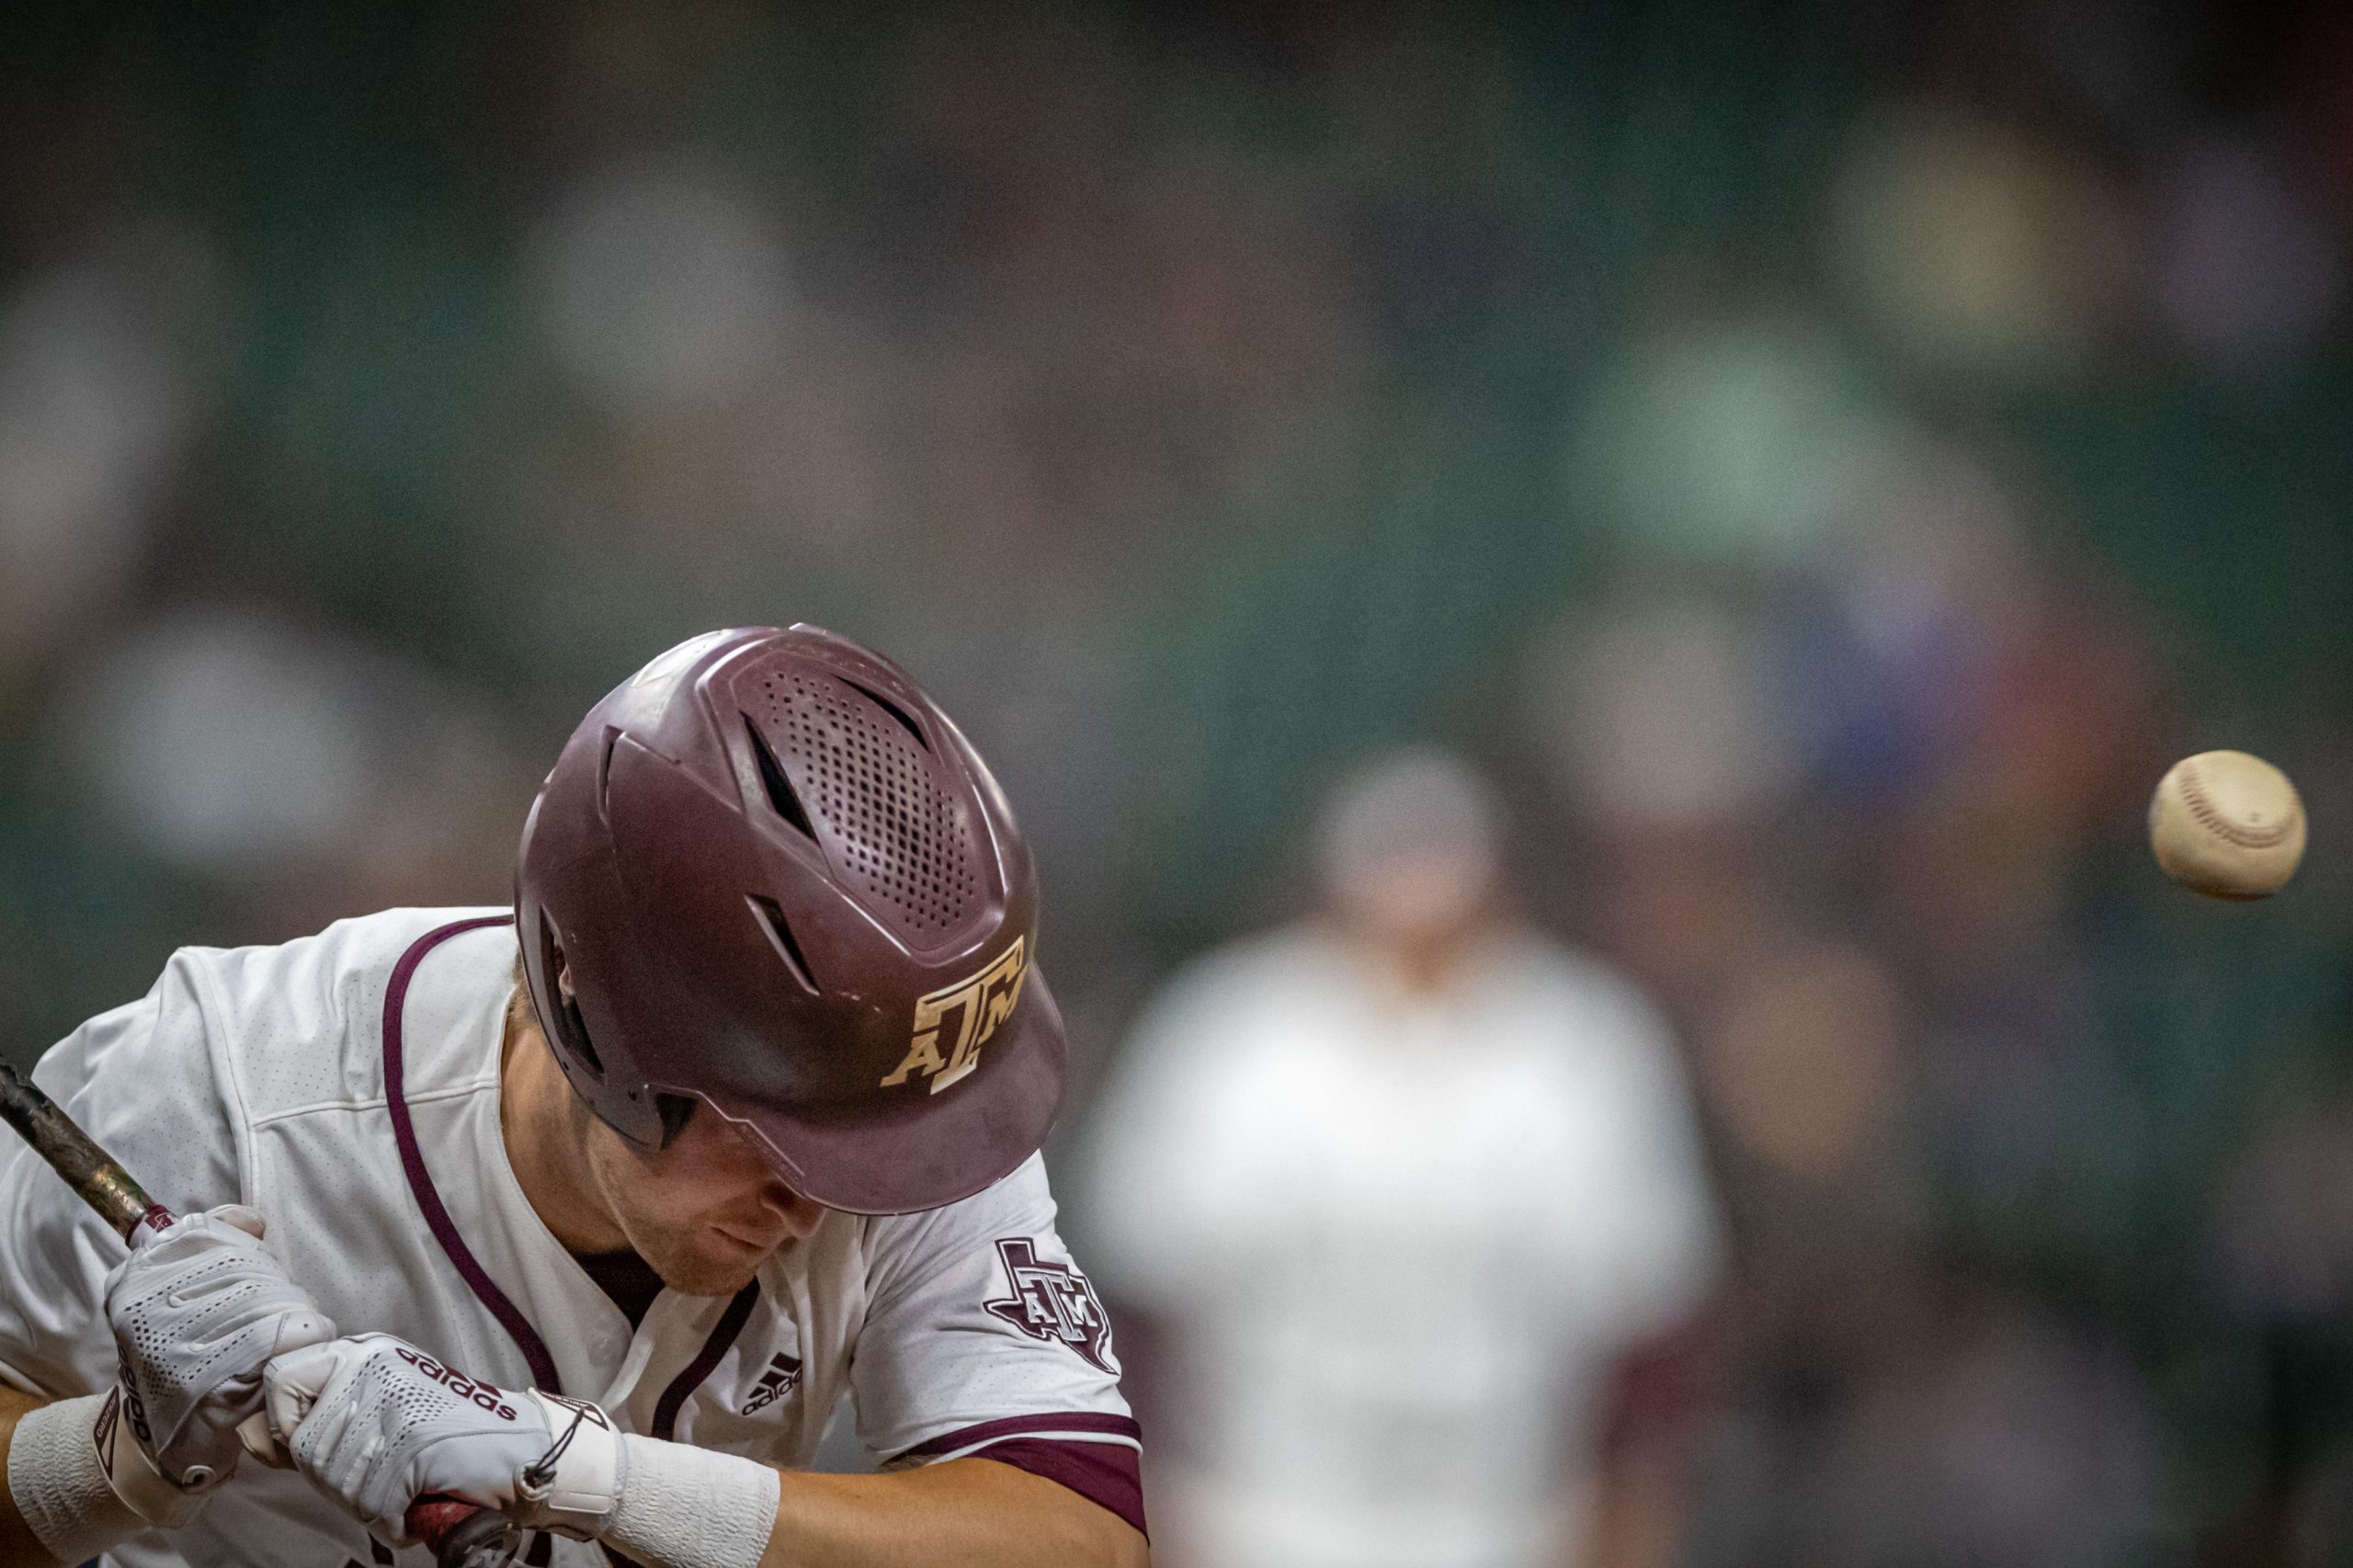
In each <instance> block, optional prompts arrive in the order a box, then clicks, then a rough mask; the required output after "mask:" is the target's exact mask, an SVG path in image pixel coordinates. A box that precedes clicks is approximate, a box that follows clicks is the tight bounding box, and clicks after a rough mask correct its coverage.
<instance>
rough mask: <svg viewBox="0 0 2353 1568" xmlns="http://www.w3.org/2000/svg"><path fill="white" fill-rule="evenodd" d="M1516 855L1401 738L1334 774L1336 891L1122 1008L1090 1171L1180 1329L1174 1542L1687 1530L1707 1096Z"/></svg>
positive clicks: (1166, 1332)
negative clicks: (1578, 943)
mask: <svg viewBox="0 0 2353 1568" xmlns="http://www.w3.org/2000/svg"><path fill="white" fill-rule="evenodd" d="M1506 854H1507V850H1506V844H1505V841H1504V837H1503V833H1502V824H1501V819H1500V813H1499V811H1498V808H1497V804H1496V801H1495V797H1494V795H1493V793H1492V791H1491V790H1489V788H1488V787H1487V785H1486V784H1485V782H1484V781H1483V779H1482V778H1480V777H1479V776H1478V775H1477V774H1476V773H1475V772H1473V771H1472V769H1471V768H1470V767H1468V766H1467V765H1465V764H1464V763H1463V762H1461V761H1460V760H1458V759H1456V758H1454V757H1451V756H1446V755H1443V754H1438V753H1434V752H1426V751H1417V752H1410V753H1405V754H1401V755H1397V756H1391V757H1389V758H1387V759H1385V760H1382V761H1381V762H1379V763H1377V764H1375V765H1373V766H1371V767H1368V768H1367V769H1366V770H1365V771H1363V772H1362V773H1360V774H1358V776H1356V777H1355V778H1352V779H1350V780H1349V781H1347V783H1346V784H1345V785H1344V786H1342V787H1341V788H1340V789H1339V790H1338V791H1337V792H1336V794H1335V796H1334V797H1333V799H1332V800H1331V801H1330V802H1329V804H1328V806H1327V807H1326V809H1325V812H1324V816H1323V819H1322V822H1321V824H1320V829H1319V836H1318V840H1317V862H1318V864H1317V871H1318V876H1319V882H1320V889H1319V891H1320V892H1321V895H1322V908H1321V910H1320V912H1319V913H1317V914H1315V915H1312V916H1310V917H1309V918H1307V919H1304V920H1302V921H1301V922H1299V923H1298V924H1296V925H1294V926H1290V927H1288V928H1285V929H1281V930H1279V931H1276V932H1274V933H1272V934H1268V935H1265V936H1260V937H1252V938H1250V939H1247V940H1245V941H1242V942H1239V943H1236V944H1235V945H1233V947H1231V948H1229V949H1225V950H1223V951H1221V952H1218V953H1215V954H1212V955H1211V956H1210V957H1208V958H1206V959H1203V960H1199V961H1198V962H1197V963H1196V964H1195V965H1194V966H1193V967H1192V968H1191V969H1189V970H1188V971H1186V972H1184V973H1183V974H1181V975H1180V976H1179V977H1178V978H1177V979H1176V981H1175V982H1174V983H1172V984H1171V985H1170V986H1169V987H1168V989H1167V991H1166V992H1165V994H1164V995H1162V996H1161V997H1160V998H1159V999H1158V1000H1157V1001H1156V1002H1155V1003H1154V1005H1153V1006H1151V1007H1150V1008H1149V1009H1148V1010H1147V1013H1146V1015H1145V1017H1143V1019H1142V1024H1141V1025H1140V1027H1139V1028H1138V1029H1137V1030H1136V1032H1135V1034H1134V1037H1133V1038H1132V1040H1131V1041H1130V1042H1129V1046H1128V1049H1127V1051H1126V1053H1125V1056H1124V1058H1123V1066H1122V1070H1121V1071H1120V1073H1119V1074H1116V1075H1115V1079H1114V1081H1113V1083H1112V1084H1111V1085H1109V1086H1108V1091H1107V1094H1106V1096H1105V1099H1104V1101H1103V1102H1102V1104H1101V1105H1100V1107H1099V1108H1098V1111H1097V1118H1096V1119H1095V1123H1094V1128H1093V1136H1094V1144H1093V1149H1092V1153H1093V1162H1092V1168H1091V1169H1090V1170H1089V1171H1088V1172H1087V1173H1086V1174H1087V1175H1088V1176H1090V1177H1091V1182H1090V1184H1089V1185H1088V1186H1087V1187H1085V1188H1083V1189H1082V1190H1083V1191H1084V1193H1085V1194H1086V1198H1087V1199H1090V1200H1091V1201H1090V1203H1089V1206H1088V1208H1087V1210H1086V1212H1087V1216H1088V1218H1090V1219H1091V1221H1092V1224H1091V1225H1090V1226H1089V1230H1090V1233H1091V1234H1092V1237H1093V1239H1094V1241H1095V1244H1096V1251H1097V1256H1098V1257H1099V1259H1100V1274H1101V1277H1102V1278H1103V1279H1104V1281H1105V1283H1106V1285H1107V1287H1108V1290H1109V1292H1110V1294H1111V1295H1112V1296H1113V1298H1114V1301H1116V1302H1117V1303H1118V1304H1119V1306H1120V1307H1121V1308H1125V1309H1127V1313H1128V1314H1132V1316H1133V1319H1134V1321H1133V1323H1132V1324H1131V1322H1130V1318H1129V1315H1126V1314H1123V1315H1121V1317H1120V1322H1121V1323H1122V1324H1123V1327H1128V1328H1131V1330H1132V1331H1134V1332H1131V1334H1130V1336H1129V1338H1128V1339H1127V1340H1126V1341H1124V1343H1125V1344H1126V1345H1127V1346H1128V1350H1129V1356H1130V1358H1131V1361H1133V1360H1134V1359H1135V1358H1137V1357H1138V1356H1139V1355H1140V1354H1141V1353H1142V1352H1140V1351H1139V1349H1138V1346H1147V1345H1150V1344H1152V1343H1154V1342H1158V1343H1160V1344H1161V1345H1162V1346H1163V1350H1164V1355H1165V1363H1166V1364H1165V1366H1164V1367H1163V1369H1161V1374H1162V1375H1161V1376H1160V1378H1159V1379H1158V1380H1157V1381H1158V1383H1159V1386H1160V1387H1161V1388H1162V1390H1163V1391H1164V1392H1165V1402H1164V1403H1165V1406H1166V1408H1165V1410H1164V1411H1163V1412H1161V1413H1160V1414H1161V1415H1162V1418H1163V1419H1165V1420H1166V1421H1168V1422H1169V1424H1170V1425H1171V1426H1173V1427H1174V1428H1175V1430H1174V1432H1173V1436H1174V1437H1175V1439H1176V1442H1175V1448H1176V1449H1177V1450H1178V1452H1177V1456H1176V1459H1174V1460H1172V1461H1171V1462H1170V1464H1169V1465H1168V1467H1167V1468H1166V1469H1165V1471H1164V1472H1163V1473H1164V1475H1165V1496H1164V1497H1163V1498H1162V1500H1161V1502H1160V1504H1159V1506H1160V1507H1161V1509H1162V1510H1163V1517H1162V1518H1161V1523H1162V1525H1163V1527H1164V1529H1163V1533H1162V1536H1161V1541H1162V1545H1163V1549H1164V1552H1163V1554H1164V1558H1165V1561H1167V1562H1182V1563H1184V1564H1186V1565H1187V1568H1323V1565H1324V1564H1330V1565H1331V1568H1390V1565H1392V1564H1393V1565H1395V1568H1533V1565H1535V1564H1540V1563H1544V1564H1552V1563H1582V1564H1589V1565H1599V1564H1605V1563H1607V1564H1611V1565H1617V1564H1631V1563H1636V1562H1663V1561H1665V1560H1666V1557H1667V1556H1668V1554H1669V1553H1670V1551H1671V1550H1672V1538H1673V1526H1674V1520H1675V1517H1676V1514H1677V1508H1676V1498H1675V1488H1674V1484H1673V1471H1674V1466H1673V1464H1672V1463H1671V1460H1669V1458H1668V1455H1669V1454H1670V1453H1671V1451H1672V1448H1673V1443H1672V1437H1671V1433H1670V1432H1668V1431H1667V1430H1665V1426H1663V1425H1662V1422H1661V1419H1660V1418H1661V1417H1662V1415H1664V1414H1665V1407H1666V1406H1667V1405H1670V1404H1672V1403H1676V1401H1675V1399H1674V1397H1673V1395H1672V1394H1671V1393H1670V1392H1668V1391H1669V1390H1670V1389H1672V1388H1673V1387H1674V1386H1675V1385H1676V1384H1677V1382H1678V1381H1682V1382H1685V1383H1688V1379H1682V1380H1678V1379H1677V1377H1676V1376H1674V1375H1673V1362H1674V1358H1673V1357H1671V1356H1665V1355H1661V1354H1658V1353H1657V1350H1658V1347H1660V1346H1667V1345H1673V1344H1677V1343H1680V1344H1682V1345H1685V1346H1688V1344H1689V1342H1690V1338H1689V1336H1688V1335H1686V1334H1683V1333H1681V1332H1680V1331H1682V1330H1684V1329H1686V1328H1688V1325H1689V1324H1691V1322H1692V1320H1693V1319H1694V1318H1695V1316H1696V1315H1697V1313H1698V1312H1699V1308H1700V1306H1701V1304H1702V1302H1703V1300H1704V1298H1705V1296H1706V1295H1707V1293H1708V1291H1709V1289H1710V1286H1711V1278H1712V1275H1713V1271H1714V1266H1715V1262H1716V1256H1717V1250H1718V1242H1717V1233H1716V1220H1715V1216H1714V1213H1713V1210H1712V1206H1711V1199H1710V1195H1709V1191H1708V1183H1707V1180H1706V1176H1705V1172H1704V1169H1703V1164H1702V1157H1701V1154H1700V1151H1699V1140H1698V1137H1697V1135H1696V1131H1695V1127H1694V1121H1693V1111H1692V1108H1691V1104H1690V1101H1689V1096H1688V1091H1687V1089H1686V1086H1685V1084H1684V1081H1683V1076H1682V1070H1681V1066H1680V1063H1679V1061H1678V1058H1677V1052H1676V1050H1675V1046H1674V1042H1673V1040H1672V1039H1671V1038H1670V1035H1669V1033H1668V1030H1667V1028H1666V1025H1665V1022H1664V1020H1663V1019H1662V1018H1661V1017H1659V1015H1658V1013H1657V1012H1656V1011H1655V1010H1654V1008H1653V1006H1651V1004H1650V1003H1649V1002H1648V1001H1647V1000H1646V999H1645V998H1644V997H1643V994H1641V993H1640V992H1639V991H1637V990H1636V989H1635V988H1634V987H1633V986H1632V985H1631V983H1629V982H1627V981H1626V980H1625V979H1623V978H1621V977H1620V976H1619V975H1618V974H1616V973H1614V972H1612V971H1610V970H1609V969H1608V968H1606V967H1605V966H1603V965H1602V964H1600V963H1599V962H1597V961H1596V960H1593V959H1591V958H1588V957H1586V956H1584V955H1581V954H1578V953H1575V952H1573V951H1570V950H1568V949H1564V948H1563V947H1562V946H1561V945H1559V944H1558V943H1556V942H1554V941H1552V940H1551V939H1550V938H1548V937H1545V936H1543V935H1542V934H1541V933H1540V932H1538V931H1536V930H1534V929H1532V928H1531V927H1529V926H1528V925H1527V924H1526V923H1525V922H1524V921H1522V920H1521V919H1519V918H1518V917H1517V916H1516V915H1514V914H1513V913H1512V911H1511V909H1510V908H1509V906H1508V904H1507V903H1506V901H1505V899H1504V897H1503V895H1502V889H1501V882H1502V870H1503V866H1504V861H1505V858H1506ZM1148 1326H1149V1327H1150V1328H1151V1329H1152V1331H1153V1332H1152V1334H1151V1335H1145V1334H1144V1333H1143V1332H1142V1331H1143V1330H1144V1329H1145V1328H1146V1327H1148ZM1637 1367H1640V1368H1646V1369H1648V1370H1647V1372H1646V1373H1644V1374H1643V1375H1640V1376H1633V1377H1630V1376H1629V1371H1630V1369H1632V1368H1637ZM1684 1370H1685V1371H1686V1372H1688V1368H1686V1369H1684ZM1147 1376H1148V1377H1149V1374H1147ZM1643 1385H1647V1388H1645V1387H1643ZM1683 1403H1686V1404H1687V1405H1688V1401H1685V1402H1683ZM1645 1406H1647V1407H1648V1408H1647V1409H1645V1408H1644V1407H1645ZM1146 1414H1147V1415H1148V1416H1149V1415H1152V1414H1153V1413H1152V1412H1151V1411H1149V1410H1147V1412H1146ZM1666 1425H1671V1423H1667V1424H1666ZM1621 1439H1622V1440H1621Z"/></svg>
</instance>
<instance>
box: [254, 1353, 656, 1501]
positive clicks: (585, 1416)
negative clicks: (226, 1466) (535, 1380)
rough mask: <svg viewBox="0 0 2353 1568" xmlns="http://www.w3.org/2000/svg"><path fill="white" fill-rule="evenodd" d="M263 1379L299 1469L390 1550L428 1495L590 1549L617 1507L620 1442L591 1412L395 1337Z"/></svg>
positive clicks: (277, 1427) (293, 1361)
mask: <svg viewBox="0 0 2353 1568" xmlns="http://www.w3.org/2000/svg"><path fill="white" fill-rule="evenodd" d="M267 1381H268V1409H269V1424H270V1427H271V1429H272V1430H273V1431H274V1432H276V1433H277V1434H278V1438H279V1440H280V1441H282V1442H284V1443H285V1445H286V1447H287V1448H288V1449H289V1450H290V1451H291V1453H292V1454H293V1456H294V1464H295V1468H296V1469H298V1470H300V1471H301V1472H302V1473H303V1474H304V1475H306V1476H308V1477H309V1478H310V1479H311V1481H312V1483H313V1484H315V1485H317V1486H318V1487H319V1488H320V1489H321V1490H322V1491H324V1492H325V1493H326V1494H328V1495H330V1496H332V1497H334V1498H335V1500H336V1501H338V1502H340V1503H341V1504H342V1505H343V1506H344V1507H345V1508H346V1509H347V1510H348V1511H349V1512H350V1513H351V1515H352V1516H353V1517H356V1518H358V1520H359V1521H360V1522H361V1523H362V1524H364V1525H366V1526H367V1527H368V1528H369V1529H370V1530H371V1531H373V1532H374V1533H375V1534H376V1535H377V1537H378V1538H379V1539H381V1540H384V1541H387V1542H389V1543H390V1544H392V1545H394V1546H406V1545H409V1544H411V1542H410V1540H409V1538H408V1536H407V1535H406V1534H405V1532H404V1527H403V1524H402V1516H403V1515H404V1514H405V1513H406V1512H407V1511H408V1506H409V1505H410V1504H411V1503H412V1502H414V1501H415V1500H416V1499H417V1498H418V1497H420V1496H423V1495H425V1494H427V1493H439V1494H446V1495H449V1496H454V1497H462V1498H464V1499H465V1500H466V1501H468V1502H470V1503H478V1504H480V1505H482V1506H483V1507H485V1508H496V1509H498V1510H500V1511H501V1512H504V1513H506V1514H510V1515H512V1516H513V1517H515V1518H516V1519H517V1522H519V1523H521V1524H522V1525H524V1526H526V1527H527V1528H532V1529H545V1530H554V1531H557V1532H559V1533H561V1534H563V1535H569V1536H573V1537H575V1538H577V1539H580V1540H589V1539H593V1538H594V1537H595V1535H596V1534H597V1530H598V1529H599V1528H602V1527H603V1526H604V1525H605V1524H607V1523H608V1522H609V1520H610V1519H611V1517H612V1514H613V1510H614V1509H615V1508H616V1507H618V1506H619V1505H620V1480H621V1445H620V1436H619V1434H618V1433H616V1432H615V1431H614V1430H613V1425H612V1422H611V1420H610V1419H609V1418H608V1417H607V1416H606V1415H605V1413H604V1412H603V1411H602V1410H599V1409H598V1408H597V1406H595V1405H593V1404H589V1403H585V1401H580V1400H568V1399H561V1398H558V1397H557V1396H555V1395H552V1394H544V1393H541V1392H539V1391H538V1390H537V1389H523V1390H519V1391H515V1390H507V1389H501V1388H494V1387H492V1386H491V1385H490V1384H488V1383H483V1382H476V1381H474V1380H472V1379H471V1378H468V1377H465V1376H463V1375H461V1374H460V1373H458V1372H456V1371H453V1370H452V1369H449V1368H448V1367H445V1366H443V1365H442V1364H441V1363H440V1362H439V1361H438V1360H436V1359H435V1358H432V1357H431V1356H428V1355H426V1353H425V1352H424V1351H422V1350H419V1349H418V1348H417V1347H416V1346H414V1345H410V1344H408V1343H406V1342H405V1341H403V1340H399V1339H395V1338H393V1337H392V1335H388V1334H364V1335H359V1336H358V1338H356V1339H341V1340H337V1341H335V1343H334V1344H332V1345H321V1346H314V1347H313V1348H311V1349H307V1350H298V1351H296V1352H295V1353H294V1354H293V1355H291V1356H286V1357H281V1358H278V1360H276V1361H273V1362H272V1363H270V1367H269V1371H268V1378H267Z"/></svg>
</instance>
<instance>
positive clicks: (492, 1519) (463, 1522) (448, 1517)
mask: <svg viewBox="0 0 2353 1568" xmlns="http://www.w3.org/2000/svg"><path fill="white" fill-rule="evenodd" d="M406 1523H407V1525H408V1533H409V1534H411V1535H413V1536H415V1538H416V1539H417V1540H421V1541H423V1542H425V1544H426V1545H427V1546H429V1547H431V1548H432V1549H433V1560H434V1562H437V1563H438V1564H439V1565H440V1568H506V1565H507V1564H508V1563H510V1562H514V1561H515V1558H516V1554H517V1553H518V1552H519V1551H522V1550H523V1527H522V1526H520V1525H518V1524H517V1523H516V1522H515V1521H514V1520H513V1519H510V1518H508V1517H506V1515H504V1514H502V1513H499V1512H497V1511H496V1510H495V1509H491V1508H479V1507H476V1506H474V1505H473V1504H472V1503H468V1502H464V1501H462V1500H461V1499H459V1498H456V1497H420V1498H418V1499H417V1500H416V1501H415V1502H414V1503H412V1504H410V1505H409V1508H408V1517H407V1520H406Z"/></svg>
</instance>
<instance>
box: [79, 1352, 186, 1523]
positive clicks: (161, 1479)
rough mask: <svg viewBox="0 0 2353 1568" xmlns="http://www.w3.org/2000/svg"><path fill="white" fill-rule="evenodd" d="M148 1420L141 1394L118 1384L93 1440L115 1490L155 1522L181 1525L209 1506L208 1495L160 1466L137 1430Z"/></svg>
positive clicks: (100, 1412)
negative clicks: (173, 1479)
mask: <svg viewBox="0 0 2353 1568" xmlns="http://www.w3.org/2000/svg"><path fill="white" fill-rule="evenodd" d="M145 1421H146V1415H145V1412H144V1411H143V1410H142V1407H141V1405H140V1403H139V1396H138V1395H137V1394H134V1393H132V1392H130V1391H129V1390H127V1389H125V1388H124V1387H123V1386H122V1385H121V1384H119V1383H117V1384H116V1385H115V1386H114V1387H113V1388H112V1389H111V1390H109V1391H108V1393H107V1395H106V1398H105V1401H104V1402H103V1403H101V1404H100V1405H99V1406H98V1411H97V1418H96V1419H95V1420H94V1421H92V1422H91V1424H90V1440H91V1444H92V1446H93V1447H94V1448H95V1449H96V1450H97V1456H98V1468H99V1470H101V1471H104V1472H105V1474H106V1478H107V1484H108V1485H109V1486H111V1487H113V1488H114V1494H115V1495H116V1496H118V1497H119V1498H121V1499H122V1500H123V1502H124V1503H125V1504H126V1505H128V1506H130V1508H131V1512H132V1513H135V1514H137V1515H138V1516H139V1517H141V1518H142V1519H144V1520H146V1521H147V1522H148V1523H149V1524H151V1525H160V1526H161V1527H163V1528H165V1529H174V1530H176V1529H178V1528H181V1527H182V1526H184V1525H186V1524H188V1522H189V1521H190V1520H192V1519H194V1518H195V1517H196V1516H197V1515H198V1513H199V1512H200V1511H201V1510H202V1509H203V1507H204V1499H205V1496H206V1495H207V1494H206V1493H205V1492H204V1491H199V1490H191V1489H188V1488H183V1487H180V1486H176V1485H174V1484H173V1483H172V1482H171V1481H170V1479H169V1478H167V1477H166V1476H165V1474H164V1472H163V1471H160V1470H157V1469H156V1468H155V1461H154V1460H153V1459H151V1458H149V1457H148V1453H147V1446H146V1445H145V1444H144V1443H142V1442H141V1441H140V1440H139V1437H138V1435H137V1433H136V1432H135V1431H134V1430H133V1427H134V1426H140V1425H143V1424H144V1423H145Z"/></svg>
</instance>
